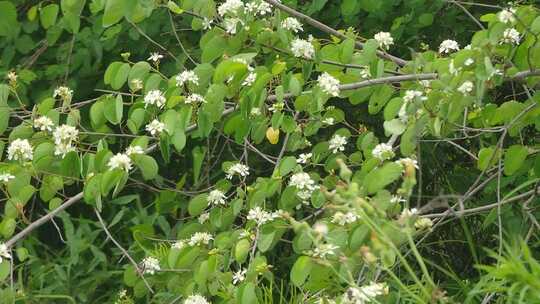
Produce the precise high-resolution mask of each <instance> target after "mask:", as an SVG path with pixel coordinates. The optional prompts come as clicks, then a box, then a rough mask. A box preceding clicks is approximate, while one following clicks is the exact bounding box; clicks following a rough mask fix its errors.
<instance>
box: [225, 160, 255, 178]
mask: <svg viewBox="0 0 540 304" xmlns="http://www.w3.org/2000/svg"><path fill="white" fill-rule="evenodd" d="M226 173H227V175H226V178H227V179H232V178H233V176H235V175H239V176H241V177H246V176H248V175H249V167H248V166H246V165H244V164H241V163H236V164H234V165H232V166H231V167H230V168H229V169H228V170H227V172H226Z"/></svg>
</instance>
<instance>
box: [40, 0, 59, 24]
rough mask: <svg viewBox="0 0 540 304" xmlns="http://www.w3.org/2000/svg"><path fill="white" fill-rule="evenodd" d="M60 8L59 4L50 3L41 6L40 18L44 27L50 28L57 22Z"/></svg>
mask: <svg viewBox="0 0 540 304" xmlns="http://www.w3.org/2000/svg"><path fill="white" fill-rule="evenodd" d="M59 9H60V8H59V7H58V4H49V5H47V6H45V7H42V8H41V10H40V11H39V20H40V21H41V26H43V28H44V29H48V28H49V27H51V26H53V25H54V24H56V18H57V17H58V11H59Z"/></svg>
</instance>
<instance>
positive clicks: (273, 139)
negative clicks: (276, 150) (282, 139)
mask: <svg viewBox="0 0 540 304" xmlns="http://www.w3.org/2000/svg"><path fill="white" fill-rule="evenodd" d="M266 138H267V139H268V141H269V142H270V143H271V144H272V145H275V144H277V143H278V141H279V129H277V130H276V129H274V128H272V127H269V128H268V129H266Z"/></svg>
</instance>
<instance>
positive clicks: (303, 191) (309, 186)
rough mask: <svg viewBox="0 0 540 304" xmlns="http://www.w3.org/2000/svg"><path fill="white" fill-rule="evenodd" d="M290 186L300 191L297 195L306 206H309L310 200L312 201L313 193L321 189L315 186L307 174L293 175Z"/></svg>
mask: <svg viewBox="0 0 540 304" xmlns="http://www.w3.org/2000/svg"><path fill="white" fill-rule="evenodd" d="M289 186H293V187H295V188H296V189H297V190H298V192H297V194H296V195H298V197H299V198H300V199H301V200H302V201H303V203H304V204H307V203H308V201H309V199H311V194H312V193H313V191H315V190H317V189H319V186H318V185H316V184H315V181H314V180H313V179H312V178H311V176H309V174H307V173H305V172H299V173H295V174H293V175H292V176H291V179H290V180H289Z"/></svg>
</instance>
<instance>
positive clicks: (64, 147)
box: [54, 143, 77, 158]
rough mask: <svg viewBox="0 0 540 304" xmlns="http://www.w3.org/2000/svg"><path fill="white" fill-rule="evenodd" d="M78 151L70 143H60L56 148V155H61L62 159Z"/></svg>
mask: <svg viewBox="0 0 540 304" xmlns="http://www.w3.org/2000/svg"><path fill="white" fill-rule="evenodd" d="M74 151H77V149H76V148H75V147H74V146H72V145H71V144H68V143H59V144H56V145H55V146H54V155H61V156H62V158H64V157H65V156H66V154H68V153H69V152H74Z"/></svg>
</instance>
